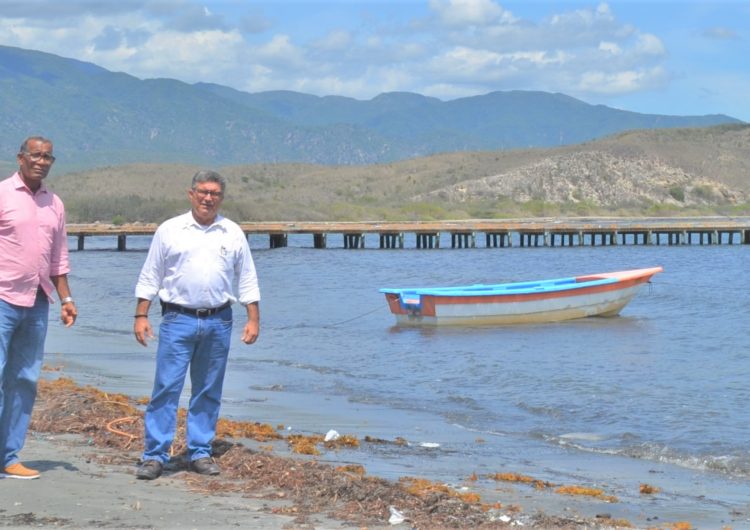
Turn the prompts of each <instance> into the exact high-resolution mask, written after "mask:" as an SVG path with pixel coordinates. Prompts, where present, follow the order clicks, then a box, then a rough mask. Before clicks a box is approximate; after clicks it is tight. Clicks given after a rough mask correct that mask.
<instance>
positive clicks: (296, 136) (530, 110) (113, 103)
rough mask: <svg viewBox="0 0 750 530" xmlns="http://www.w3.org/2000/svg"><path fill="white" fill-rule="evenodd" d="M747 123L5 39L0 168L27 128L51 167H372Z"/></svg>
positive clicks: (0, 71) (0, 57)
mask: <svg viewBox="0 0 750 530" xmlns="http://www.w3.org/2000/svg"><path fill="white" fill-rule="evenodd" d="M732 123H742V122H741V121H740V120H737V119H735V118H732V117H730V116H726V115H720V114H719V115H708V116H667V115H657V114H640V113H635V112H628V111H624V110H618V109H613V108H609V107H606V106H602V105H590V104H588V103H585V102H583V101H580V100H577V99H574V98H572V97H569V96H566V95H564V94H553V93H546V92H529V91H509V92H492V93H489V94H486V95H481V96H475V97H467V98H460V99H455V100H451V101H441V100H438V99H435V98H430V97H426V96H422V95H419V94H413V93H398V92H394V93H386V94H381V95H379V96H377V97H375V98H373V99H370V100H367V101H363V100H356V99H353V98H348V97H342V96H325V97H319V96H313V95H309V94H302V93H297V92H289V91H271V92H261V93H252V94H251V93H247V92H241V91H238V90H234V89H232V88H229V87H225V86H221V85H216V84H208V83H196V84H188V83H184V82H181V81H177V80H173V79H138V78H136V77H134V76H131V75H128V74H126V73H120V72H111V71H109V70H106V69H104V68H102V67H100V66H97V65H95V64H92V63H87V62H82V61H78V60H74V59H68V58H63V57H59V56H56V55H52V54H48V53H42V52H38V51H33V50H26V49H20V48H12V47H6V46H0V169H7V168H12V167H14V166H15V162H14V158H15V153H16V152H17V150H18V145H19V143H20V142H21V140H23V138H25V137H26V136H28V135H31V134H41V135H44V136H47V137H49V138H51V139H52V140H53V141H54V142H55V154H56V155H57V157H58V163H57V164H56V171H57V172H58V173H60V172H66V171H72V170H85V169H91V168H95V167H106V166H117V165H121V164H128V163H182V164H194V165H213V166H215V165H233V164H255V163H289V162H297V163H313V164H328V165H366V164H376V163H387V162H394V161H399V160H406V159H413V158H417V157H424V156H429V155H433V154H437V153H447V152H469V151H495V150H508V149H519V148H534V147H544V148H549V147H559V146H565V145H573V144H580V143H582V142H587V141H591V140H594V139H597V138H602V137H605V136H608V135H612V134H615V133H618V132H622V131H626V130H633V129H657V128H676V127H680V128H685V127H706V126H712V125H719V124H732Z"/></svg>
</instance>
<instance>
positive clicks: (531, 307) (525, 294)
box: [380, 267, 663, 326]
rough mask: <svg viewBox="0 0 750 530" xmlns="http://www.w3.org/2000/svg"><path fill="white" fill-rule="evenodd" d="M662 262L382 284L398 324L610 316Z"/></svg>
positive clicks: (517, 321) (660, 269)
mask: <svg viewBox="0 0 750 530" xmlns="http://www.w3.org/2000/svg"><path fill="white" fill-rule="evenodd" d="M662 270H663V269H662V267H651V268H647V269H633V270H625V271H617V272H605V273H600V274H587V275H584V276H572V277H569V278H556V279H551V280H538V281H527V282H516V283H500V284H491V285H484V284H477V285H465V286H456V287H425V288H406V289H398V288H397V289H392V288H384V289H380V292H382V293H384V294H385V298H386V301H387V302H388V307H389V308H390V310H391V313H393V314H394V315H395V317H396V321H397V323H398V324H400V325H407V326H437V325H493V324H522V323H539V322H557V321H561V320H570V319H575V318H583V317H591V316H600V317H611V316H616V315H618V314H619V313H620V311H621V310H622V308H623V307H625V305H626V304H627V303H628V302H630V300H631V299H632V298H633V297H634V296H635V295H636V294H637V293H638V291H639V290H640V289H641V287H643V285H644V284H645V283H647V282H648V281H649V280H650V279H651V277H652V276H653V275H654V274H656V273H659V272H661V271H662Z"/></svg>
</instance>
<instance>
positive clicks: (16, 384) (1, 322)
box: [0, 289, 49, 467]
mask: <svg viewBox="0 0 750 530" xmlns="http://www.w3.org/2000/svg"><path fill="white" fill-rule="evenodd" d="M48 317H49V300H48V299H47V296H46V295H45V294H44V293H43V292H42V291H41V289H40V290H39V292H38V293H37V295H36V300H35V301H34V306H33V307H21V306H17V305H13V304H9V303H8V302H5V301H4V300H0V375H2V379H0V464H2V466H3V467H7V466H9V465H11V464H15V463H16V462H18V453H19V452H20V451H21V449H22V448H23V444H24V441H25V439H26V430H27V429H28V427H29V422H30V421H31V409H32V408H33V407H34V401H35V400H36V383H37V381H38V380H39V373H40V372H41V369H42V357H43V356H44V339H45V338H46V336H47V320H48Z"/></svg>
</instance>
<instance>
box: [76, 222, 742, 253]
mask: <svg viewBox="0 0 750 530" xmlns="http://www.w3.org/2000/svg"><path fill="white" fill-rule="evenodd" d="M240 227H241V228H242V230H243V231H244V232H245V234H246V235H248V236H250V235H258V234H267V235H268V242H269V243H268V244H269V248H279V247H285V246H287V242H288V236H289V235H291V234H309V235H311V236H312V246H313V247H314V248H327V246H328V239H329V236H331V235H340V236H341V237H342V243H343V247H344V248H351V249H356V248H404V247H405V235H406V234H411V235H413V240H414V246H415V248H420V249H430V248H440V245H441V240H443V243H444V244H447V239H448V237H450V248H479V247H483V248H501V247H511V246H521V247H539V246H548V247H554V246H561V247H563V246H582V245H592V246H596V245H662V244H666V245H693V244H700V245H704V244H708V245H721V244H729V245H731V244H745V245H748V244H750V217H690V218H623V217H612V218H534V219H503V220H496V219H491V220H486V219H467V220H456V221H411V222H409V221H399V222H384V221H366V222H312V221H294V222H257V223H240ZM156 228H157V225H155V224H124V225H108V224H102V223H95V224H68V225H67V230H68V236H70V237H77V238H78V245H77V248H78V250H84V248H85V238H86V237H92V236H112V237H115V238H116V240H117V249H118V250H126V247H127V244H126V242H127V237H128V236H144V235H146V236H148V235H153V233H154V232H155V230H156ZM366 236H370V237H369V238H366ZM366 239H367V242H368V243H369V245H367V246H366V245H365V243H366ZM410 241H411V238H410ZM478 241H479V243H480V244H477V242H478Z"/></svg>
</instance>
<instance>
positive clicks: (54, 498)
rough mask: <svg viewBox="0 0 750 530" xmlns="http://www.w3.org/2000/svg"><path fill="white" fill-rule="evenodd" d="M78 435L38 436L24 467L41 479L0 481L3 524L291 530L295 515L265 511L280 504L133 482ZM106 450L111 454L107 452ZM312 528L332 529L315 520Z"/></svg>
mask: <svg viewBox="0 0 750 530" xmlns="http://www.w3.org/2000/svg"><path fill="white" fill-rule="evenodd" d="M102 451H105V452H106V451H107V450H106V449H102V448H99V447H93V446H92V445H90V444H89V443H87V441H86V438H85V437H83V436H80V435H65V434H62V435H53V434H42V433H35V434H33V435H32V436H30V437H29V439H28V442H27V445H26V448H25V449H24V457H25V462H26V463H27V464H28V465H29V466H31V467H33V468H35V469H38V470H39V471H41V472H42V477H41V478H40V479H38V480H11V479H2V480H0V498H1V499H2V502H0V506H1V507H0V526H4V527H39V526H41V527H67V528H230V527H241V528H257V529H268V530H270V529H279V528H294V527H295V524H294V517H292V516H284V515H280V514H273V513H270V512H271V510H272V509H273V508H275V507H276V508H278V507H281V506H283V504H284V503H283V501H277V502H274V501H271V500H256V499H248V498H246V497H242V496H241V495H237V494H234V495H230V494H223V495H215V496H205V495H202V494H199V493H196V492H194V491H190V489H189V488H188V486H187V484H186V483H185V481H184V480H182V479H181V478H182V477H181V475H184V474H185V472H184V471H183V472H178V473H175V474H168V475H166V476H164V477H163V478H162V479H160V480H158V481H154V482H144V481H138V480H136V478H135V476H134V475H133V471H134V469H135V468H134V466H128V465H127V464H110V465H104V464H101V463H98V462H97V461H95V460H94V459H92V454H93V453H98V454H99V455H101V454H102ZM110 451H111V450H110ZM315 524H316V527H318V528H331V527H332V526H330V524H329V522H328V521H324V520H316V521H315Z"/></svg>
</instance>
